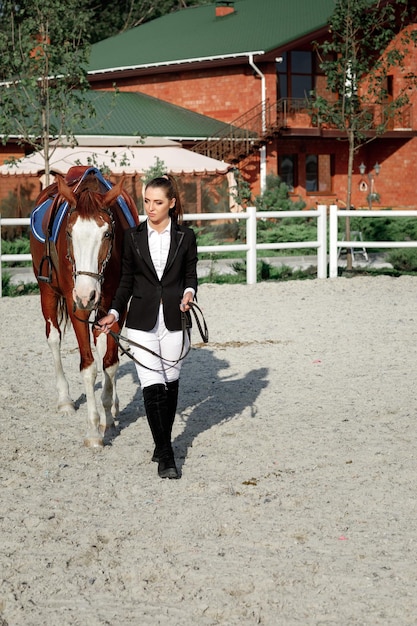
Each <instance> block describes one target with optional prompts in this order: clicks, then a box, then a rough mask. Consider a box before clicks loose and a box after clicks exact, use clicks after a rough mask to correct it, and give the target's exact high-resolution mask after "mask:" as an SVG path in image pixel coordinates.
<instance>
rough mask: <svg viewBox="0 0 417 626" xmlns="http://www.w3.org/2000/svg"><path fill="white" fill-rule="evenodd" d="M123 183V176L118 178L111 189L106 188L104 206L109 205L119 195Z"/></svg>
mask: <svg viewBox="0 0 417 626" xmlns="http://www.w3.org/2000/svg"><path fill="white" fill-rule="evenodd" d="M124 183H125V176H122V178H121V179H120V180H119V182H118V183H116V184H115V185H114V187H112V188H111V189H109V190H108V192H107V193H106V195H105V196H104V206H111V205H112V204H113V202H114V201H115V200H116V198H118V196H120V194H121V193H122V191H123V185H124Z"/></svg>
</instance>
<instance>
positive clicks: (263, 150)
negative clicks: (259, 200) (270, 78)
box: [248, 54, 266, 194]
mask: <svg viewBox="0 0 417 626" xmlns="http://www.w3.org/2000/svg"><path fill="white" fill-rule="evenodd" d="M248 60H249V65H250V66H251V68H252V69H253V70H254V71H255V72H256V73H257V74H258V76H260V78H261V91H262V132H263V133H264V134H265V133H266V80H265V75H264V74H262V72H261V70H260V69H259V68H258V67H257V66H256V65H255V63H254V62H253V54H249V57H248ZM259 152H260V186H261V194H263V193H264V191H265V189H266V146H262V147H261V148H260V150H259Z"/></svg>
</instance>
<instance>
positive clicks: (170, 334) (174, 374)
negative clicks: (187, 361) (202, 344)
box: [126, 304, 189, 389]
mask: <svg viewBox="0 0 417 626" xmlns="http://www.w3.org/2000/svg"><path fill="white" fill-rule="evenodd" d="M126 331H127V332H126V334H127V336H128V338H129V339H131V340H132V341H134V342H135V343H137V344H140V345H141V346H144V347H146V348H148V349H149V350H152V352H155V354H156V355H158V356H154V355H153V354H150V353H149V352H147V351H146V350H143V349H142V348H138V347H136V346H133V345H130V351H131V353H132V355H133V356H134V357H135V359H136V360H137V361H139V363H140V365H138V364H137V363H135V365H136V371H137V373H138V376H139V380H140V384H141V387H142V389H143V388H144V387H149V386H150V385H158V384H163V385H164V384H165V383H167V382H171V381H173V380H177V379H178V378H179V377H180V371H181V365H182V360H181V361H179V362H178V363H176V361H177V360H178V359H179V358H180V357H181V356H183V355H184V354H185V353H186V351H187V350H188V346H189V339H188V335H187V334H186V336H185V341H184V345H183V333H182V331H181V330H178V331H170V330H168V329H167V327H166V326H165V321H164V315H163V310H162V304H161V305H160V307H159V314H158V319H157V321H156V324H155V327H154V328H153V329H152V330H150V331H144V330H134V329H133V328H126ZM147 368H149V369H147Z"/></svg>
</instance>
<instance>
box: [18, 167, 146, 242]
mask: <svg viewBox="0 0 417 626" xmlns="http://www.w3.org/2000/svg"><path fill="white" fill-rule="evenodd" d="M92 172H93V173H94V174H95V176H96V178H97V179H98V180H99V181H100V182H101V183H102V184H103V185H104V186H105V188H106V189H107V190H109V189H111V188H112V187H113V185H112V184H111V183H110V182H109V181H108V180H106V179H105V178H104V176H103V174H102V173H101V172H100V170H98V169H97V168H96V167H90V168H88V169H87V170H86V171H85V172H84V173H83V175H82V177H81V179H80V182H81V181H82V180H84V178H85V177H86V176H87V175H88V174H91V173H92ZM53 201H54V197H52V198H47V200H45V201H44V202H42V204H40V205H39V206H37V207H35V208H34V209H33V211H32V213H31V215H30V227H31V229H32V233H33V236H34V237H35V238H36V239H37V240H38V241H41V242H42V243H45V241H46V233H45V232H44V229H43V221H44V217H45V214H46V212H47V211H48V209H50V207H51V205H52V203H53ZM117 204H118V205H119V206H120V208H121V210H122V212H123V215H124V216H125V218H126V221H127V223H128V224H129V226H130V227H131V228H133V226H135V225H136V224H135V221H134V219H133V217H132V214H131V212H130V210H129V207H128V205H127V203H126V201H125V199H124V198H123V196H118V198H117ZM67 209H68V202H67V201H65V202H62V204H60V205H59V207H58V209H57V211H56V213H55V217H54V221H53V224H52V228H51V234H50V237H49V239H50V241H53V242H56V240H57V238H58V234H59V231H60V229H61V225H62V222H63V220H64V218H65V216H66V214H67Z"/></svg>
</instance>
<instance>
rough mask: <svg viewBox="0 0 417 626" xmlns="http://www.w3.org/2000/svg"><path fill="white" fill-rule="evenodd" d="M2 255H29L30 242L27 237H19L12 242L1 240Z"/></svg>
mask: <svg viewBox="0 0 417 626" xmlns="http://www.w3.org/2000/svg"><path fill="white" fill-rule="evenodd" d="M1 253H2V254H30V242H29V238H28V237H19V238H18V239H15V240H14V241H7V240H4V239H2V240H1Z"/></svg>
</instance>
